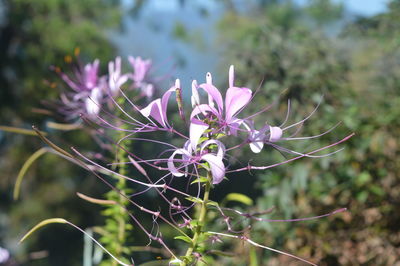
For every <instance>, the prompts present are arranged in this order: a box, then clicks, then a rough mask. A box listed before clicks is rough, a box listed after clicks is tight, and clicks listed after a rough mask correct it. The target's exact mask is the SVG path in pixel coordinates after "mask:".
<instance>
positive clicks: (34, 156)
mask: <svg viewBox="0 0 400 266" xmlns="http://www.w3.org/2000/svg"><path fill="white" fill-rule="evenodd" d="M46 152H48V149H47V148H41V149H39V150H37V151H36V152H34V153H33V154H32V155H31V156H30V157H29V158H28V160H26V162H25V163H24V165H23V166H22V168H21V170H20V171H19V173H18V176H17V180H16V181H15V187H14V192H13V197H14V200H17V199H18V198H19V192H20V190H21V189H20V188H21V183H22V180H23V179H24V176H25V174H26V172H27V171H28V169H29V167H30V166H31V165H32V164H33V163H34V162H35V161H36V160H37V159H38V158H39V157H40V156H42V155H43V154H45V153H46Z"/></svg>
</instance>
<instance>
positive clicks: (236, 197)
mask: <svg viewBox="0 0 400 266" xmlns="http://www.w3.org/2000/svg"><path fill="white" fill-rule="evenodd" d="M225 201H237V202H240V203H243V204H246V205H249V206H250V205H253V200H252V199H251V198H249V197H248V196H246V195H243V194H240V193H229V194H228V195H226V197H225Z"/></svg>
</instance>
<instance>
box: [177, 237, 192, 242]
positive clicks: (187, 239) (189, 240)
mask: <svg viewBox="0 0 400 266" xmlns="http://www.w3.org/2000/svg"><path fill="white" fill-rule="evenodd" d="M174 239H179V240H182V241H185V242H187V243H192V239H190V237H187V236H176V237H174Z"/></svg>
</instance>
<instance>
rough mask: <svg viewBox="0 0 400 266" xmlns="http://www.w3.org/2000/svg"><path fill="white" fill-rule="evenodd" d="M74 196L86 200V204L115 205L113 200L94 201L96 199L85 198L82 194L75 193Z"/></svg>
mask: <svg viewBox="0 0 400 266" xmlns="http://www.w3.org/2000/svg"><path fill="white" fill-rule="evenodd" d="M76 194H77V195H78V197H80V198H81V199H83V200H86V201H88V202H91V203H95V204H100V205H113V204H117V203H116V202H115V201H113V200H103V199H96V198H92V197H89V196H86V195H84V194H82V193H79V192H76Z"/></svg>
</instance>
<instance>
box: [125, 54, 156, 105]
mask: <svg viewBox="0 0 400 266" xmlns="http://www.w3.org/2000/svg"><path fill="white" fill-rule="evenodd" d="M128 61H129V63H130V64H131V66H132V68H133V73H131V74H130V75H129V77H130V79H132V80H133V85H134V87H135V88H139V89H140V90H141V91H142V94H143V95H144V96H146V97H147V98H150V97H152V96H153V94H154V86H153V84H151V83H149V82H147V74H148V72H149V70H150V68H151V60H143V59H142V58H141V57H140V56H138V57H136V58H135V57H133V56H129V57H128Z"/></svg>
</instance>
